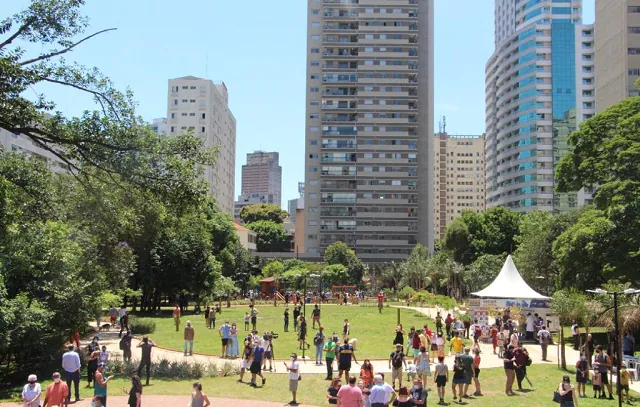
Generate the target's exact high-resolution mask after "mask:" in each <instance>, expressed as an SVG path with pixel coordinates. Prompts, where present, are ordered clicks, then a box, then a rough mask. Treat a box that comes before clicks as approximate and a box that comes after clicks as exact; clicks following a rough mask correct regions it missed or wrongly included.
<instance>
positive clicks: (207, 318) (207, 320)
mask: <svg viewBox="0 0 640 407" xmlns="http://www.w3.org/2000/svg"><path fill="white" fill-rule="evenodd" d="M210 315H211V307H210V306H208V305H207V308H206V309H205V310H204V325H205V326H206V327H207V329H211V318H210Z"/></svg>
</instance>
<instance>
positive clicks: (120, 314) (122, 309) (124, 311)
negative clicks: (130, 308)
mask: <svg viewBox="0 0 640 407" xmlns="http://www.w3.org/2000/svg"><path fill="white" fill-rule="evenodd" d="M126 313H127V308H125V307H124V306H122V308H120V311H119V312H118V314H119V316H120V318H122V317H123V316H124V314H126Z"/></svg>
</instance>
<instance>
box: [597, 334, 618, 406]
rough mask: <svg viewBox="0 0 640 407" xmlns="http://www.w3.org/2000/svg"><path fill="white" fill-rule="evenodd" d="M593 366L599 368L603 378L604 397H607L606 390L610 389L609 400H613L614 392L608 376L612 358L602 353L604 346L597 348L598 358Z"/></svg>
mask: <svg viewBox="0 0 640 407" xmlns="http://www.w3.org/2000/svg"><path fill="white" fill-rule="evenodd" d="M593 365H594V366H595V367H597V368H598V371H599V372H600V374H601V376H602V395H603V396H604V397H606V396H607V393H606V389H609V400H613V392H612V387H611V383H609V374H608V372H609V368H610V367H611V358H609V356H608V355H607V354H606V353H604V352H603V351H602V345H598V346H596V356H595V360H594V362H593ZM605 386H606V388H605Z"/></svg>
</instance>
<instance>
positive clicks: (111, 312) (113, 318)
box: [109, 305, 118, 327]
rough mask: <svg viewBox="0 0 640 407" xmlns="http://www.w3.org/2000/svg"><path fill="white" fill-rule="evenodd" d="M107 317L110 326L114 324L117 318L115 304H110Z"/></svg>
mask: <svg viewBox="0 0 640 407" xmlns="http://www.w3.org/2000/svg"><path fill="white" fill-rule="evenodd" d="M109 319H110V320H111V321H110V322H111V326H112V327H115V326H116V321H117V320H118V309H117V308H116V307H115V306H113V305H112V306H111V308H110V309H109Z"/></svg>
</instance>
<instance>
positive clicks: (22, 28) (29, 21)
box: [0, 17, 35, 49]
mask: <svg viewBox="0 0 640 407" xmlns="http://www.w3.org/2000/svg"><path fill="white" fill-rule="evenodd" d="M34 21H35V18H33V17H31V18H28V19H27V20H25V22H24V24H22V25H21V26H20V28H18V31H16V32H15V34H13V35H12V36H11V37H9V38H7V39H6V40H5V41H3V42H2V44H0V49H2V48H4V47H6V46H7V45H9V44H11V43H12V42H13V40H15V39H16V38H18V37H19V36H20V34H22V33H23V32H24V31H25V30H27V29H28V28H29V27H30V26H31V24H33V22H34Z"/></svg>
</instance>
